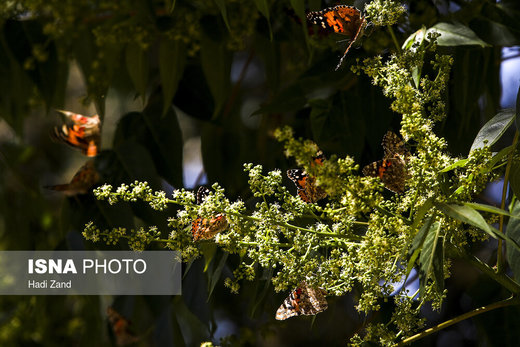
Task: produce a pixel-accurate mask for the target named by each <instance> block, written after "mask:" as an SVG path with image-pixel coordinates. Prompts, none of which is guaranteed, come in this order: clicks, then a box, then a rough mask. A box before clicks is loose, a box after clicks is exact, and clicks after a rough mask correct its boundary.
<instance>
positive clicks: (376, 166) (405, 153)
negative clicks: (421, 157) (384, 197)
mask: <svg viewBox="0 0 520 347" xmlns="http://www.w3.org/2000/svg"><path fill="white" fill-rule="evenodd" d="M382 145H383V149H384V153H385V154H384V157H383V160H379V161H376V162H373V163H371V164H368V165H367V166H365V167H364V168H363V174H364V175H365V176H372V177H379V178H380V179H381V181H382V182H383V184H384V185H385V188H386V189H388V190H390V191H392V192H395V193H398V194H400V193H402V192H404V188H405V183H406V180H407V179H408V170H407V169H406V162H407V161H408V157H409V156H410V151H409V150H408V148H406V145H405V143H404V141H403V140H402V139H401V138H400V137H399V136H398V135H397V134H395V133H394V132H392V131H388V132H387V133H386V134H385V136H384V137H383V142H382Z"/></svg>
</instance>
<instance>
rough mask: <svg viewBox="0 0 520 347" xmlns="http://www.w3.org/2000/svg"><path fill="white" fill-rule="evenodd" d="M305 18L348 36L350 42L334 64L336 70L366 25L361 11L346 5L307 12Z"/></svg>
mask: <svg viewBox="0 0 520 347" xmlns="http://www.w3.org/2000/svg"><path fill="white" fill-rule="evenodd" d="M307 19H308V20H309V21H310V22H311V23H313V24H317V25H320V26H321V27H322V28H323V29H326V30H329V31H331V32H335V33H338V34H342V35H346V36H348V37H349V38H350V43H349V45H348V46H347V49H346V50H345V52H344V53H343V56H342V57H341V59H340V61H339V63H338V65H337V66H336V70H338V69H339V67H340V66H341V64H342V63H343V59H345V56H346V55H347V53H348V51H349V50H350V48H351V47H352V45H353V44H354V43H355V42H356V41H357V40H358V39H359V38H360V37H361V36H362V35H363V32H364V30H365V28H366V26H367V21H366V19H365V17H364V16H363V14H362V13H361V11H360V10H358V9H357V8H355V7H353V6H348V5H337V6H334V7H329V8H326V9H323V10H321V11H313V12H309V13H308V14H307Z"/></svg>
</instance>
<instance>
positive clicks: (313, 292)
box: [276, 281, 328, 320]
mask: <svg viewBox="0 0 520 347" xmlns="http://www.w3.org/2000/svg"><path fill="white" fill-rule="evenodd" d="M326 294H327V293H326V292H325V290H323V289H321V288H314V287H311V286H309V285H307V283H306V282H305V281H302V282H301V283H300V285H299V286H298V287H296V289H295V290H293V291H292V292H291V293H290V294H289V296H288V297H287V298H286V299H285V300H284V302H283V303H282V304H281V305H280V307H279V308H278V310H277V311H276V319H277V320H285V319H287V318H291V317H296V316H301V315H316V314H318V313H320V312H323V311H325V310H326V309H327V308H328V303H327V299H325V295H326Z"/></svg>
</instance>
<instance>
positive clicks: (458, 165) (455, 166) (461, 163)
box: [439, 159, 468, 172]
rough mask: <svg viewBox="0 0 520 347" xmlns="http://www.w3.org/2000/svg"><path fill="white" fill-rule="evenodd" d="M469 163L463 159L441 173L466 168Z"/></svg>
mask: <svg viewBox="0 0 520 347" xmlns="http://www.w3.org/2000/svg"><path fill="white" fill-rule="evenodd" d="M467 163H468V159H461V160H459V161H456V162H455V163H453V164H451V165H448V166H446V167H445V168H444V169H442V170H441V171H439V172H448V171H451V170H454V169H456V168H459V167H465V166H466V164H467Z"/></svg>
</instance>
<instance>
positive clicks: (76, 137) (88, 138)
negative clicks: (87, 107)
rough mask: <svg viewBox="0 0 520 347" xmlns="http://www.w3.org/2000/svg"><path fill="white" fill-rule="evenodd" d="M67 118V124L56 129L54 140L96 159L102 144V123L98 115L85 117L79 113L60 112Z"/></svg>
mask: <svg viewBox="0 0 520 347" xmlns="http://www.w3.org/2000/svg"><path fill="white" fill-rule="evenodd" d="M58 112H60V113H61V114H62V115H64V116H65V124H63V125H62V126H61V127H55V128H54V134H53V138H54V139H56V140H57V141H59V142H63V143H65V144H67V145H69V146H71V147H73V148H77V149H80V150H81V151H82V152H83V154H85V155H86V156H88V157H94V156H96V155H97V153H98V151H99V145H100V142H101V121H100V119H99V116H98V115H94V116H92V117H85V116H83V115H80V114H78V113H72V112H69V111H62V110H58Z"/></svg>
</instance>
